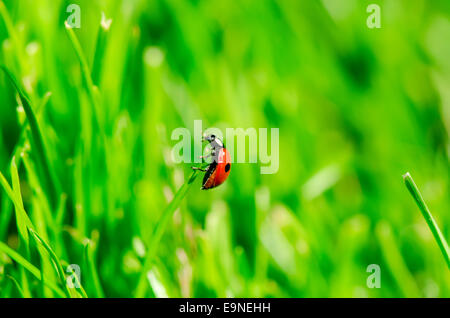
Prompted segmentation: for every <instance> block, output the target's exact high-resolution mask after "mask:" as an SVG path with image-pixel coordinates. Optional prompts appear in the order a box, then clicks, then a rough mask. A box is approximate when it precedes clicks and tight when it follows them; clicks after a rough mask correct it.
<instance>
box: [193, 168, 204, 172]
mask: <svg viewBox="0 0 450 318" xmlns="http://www.w3.org/2000/svg"><path fill="white" fill-rule="evenodd" d="M191 168H192V170H200V171H203V172H206V171H207V170H208V169H206V168H199V167H191Z"/></svg>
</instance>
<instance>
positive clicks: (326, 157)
mask: <svg viewBox="0 0 450 318" xmlns="http://www.w3.org/2000/svg"><path fill="white" fill-rule="evenodd" d="M67 5H68V3H67V2H66V1H61V0H55V1H44V0H38V1H11V0H8V1H1V0H0V65H2V71H0V101H1V102H0V185H1V188H2V190H1V191H0V297H158V296H163V297H165V296H168V297H217V296H222V297H248V296H252V297H316V296H317V297H354V296H358V297H410V296H413V297H416V296H417V297H423V296H426V297H430V296H431V297H433V296H437V297H448V296H449V295H450V271H448V269H447V267H446V266H445V263H444V262H442V255H441V254H444V255H447V256H446V260H447V261H448V247H446V246H445V239H443V238H444V237H448V236H449V233H450V232H449V231H450V215H448V213H446V212H447V211H449V209H450V197H449V196H448V193H450V182H449V178H448V176H449V172H450V170H449V165H448V163H449V157H448V151H447V150H448V131H449V129H450V128H449V122H448V118H447V114H448V111H447V108H448V105H447V104H446V101H447V98H446V96H447V95H448V82H449V79H450V71H449V70H450V68H449V64H448V58H447V55H446V54H444V53H445V52H448V48H449V44H448V43H447V42H446V41H442V39H445V38H448V35H449V34H448V32H447V29H448V21H449V14H448V12H450V7H449V2H448V1H433V2H430V1H425V0H419V1H415V2H413V3H412V2H410V1H406V0H402V1H399V2H398V4H396V6H395V12H394V11H391V10H394V9H393V8H390V9H389V8H388V4H387V3H386V4H384V5H385V6H386V7H383V10H382V12H384V13H382V14H383V21H384V22H383V27H382V28H381V29H378V30H371V29H368V28H367V27H366V25H365V20H366V18H367V17H366V10H365V9H366V8H365V5H366V4H365V3H364V2H354V1H353V2H352V1H348V2H343V3H342V5H340V6H339V7H336V6H333V5H331V4H330V1H315V2H314V1H313V2H312V1H277V2H273V1H244V2H239V1H238V2H235V1H227V2H220V3H219V2H211V1H174V0H156V1H113V0H111V1H87V0H82V1H79V5H80V7H81V18H82V23H81V25H82V26H81V28H80V29H75V28H70V27H68V26H67V25H66V24H65V23H64V21H65V20H66V19H67V15H68V14H67V12H66V7H67ZM388 12H390V13H392V14H388ZM416 12H421V14H420V15H417V14H415V13H416ZM384 14H386V15H385V16H384ZM386 48H389V50H387V49H386ZM442 52H444V53H442ZM197 119H201V120H203V123H204V125H203V126H204V127H203V128H204V129H206V128H208V127H207V126H206V123H211V126H215V127H219V128H221V129H223V130H224V128H226V127H230V128H238V127H243V128H249V127H254V128H264V127H267V128H279V131H280V144H279V149H280V164H279V167H280V168H279V171H278V172H277V173H276V174H273V175H261V174H260V168H261V167H260V166H261V165H265V164H264V163H261V162H258V163H257V164H237V163H233V167H232V172H231V174H230V177H229V178H228V180H227V181H226V182H225V183H224V184H223V185H221V186H220V187H218V188H217V189H214V190H212V191H201V190H200V180H199V179H201V178H198V176H199V175H198V174H196V172H194V173H192V172H191V171H190V167H189V165H188V164H185V163H176V162H174V160H173V157H172V156H171V150H172V149H173V146H174V145H175V143H176V142H177V141H175V140H172V138H171V135H172V132H173V131H174V129H176V128H179V127H187V128H188V129H189V130H190V131H191V132H192V131H193V122H194V120H197ZM191 142H193V143H195V142H198V141H197V140H194V138H193V137H192V138H191ZM225 142H227V140H225ZM227 144H230V143H227ZM243 148H245V150H246V152H247V154H248V153H250V151H251V149H250V147H248V146H246V147H243ZM257 150H258V149H257ZM193 155H194V154H193V151H191V157H193ZM249 156H250V155H247V157H249ZM411 166H414V167H415V169H416V170H415V171H414V175H415V177H416V176H417V177H416V178H419V179H421V180H424V181H423V186H422V187H421V191H422V193H423V195H424V197H425V198H427V204H429V206H430V207H433V209H432V210H433V217H435V218H436V220H438V221H439V228H438V227H437V223H436V222H434V221H433V217H431V214H430V213H429V210H428V208H427V206H426V205H425V203H424V202H423V199H422V198H421V195H420V193H419V192H418V190H417V189H416V188H415V187H414V183H413V182H409V181H407V186H408V189H409V190H410V191H412V193H413V196H414V199H415V200H416V203H417V204H418V205H419V208H420V209H421V211H422V213H423V215H424V216H425V219H426V220H427V224H428V225H429V228H428V227H427V224H425V223H424V222H423V219H422V216H421V215H419V214H418V213H411V211H412V210H413V209H414V208H415V205H414V204H416V203H414V202H413V201H412V200H411V198H410V196H409V194H408V193H406V191H405V189H404V185H403V184H402V182H401V181H399V180H398V176H399V175H401V173H403V172H404V169H405V167H411ZM408 184H409V185H408ZM416 190H417V191H416ZM429 229H431V233H430V230H429ZM433 237H434V238H435V240H436V241H437V242H438V245H439V247H440V250H438V249H437V248H433V246H434V244H435V242H434V240H433ZM446 251H447V252H446ZM71 264H72V265H78V266H79V268H80V269H81V276H80V278H79V282H77V283H79V284H75V285H77V286H80V288H69V286H68V285H67V279H74V280H75V281H76V280H78V276H76V275H74V272H73V270H74V269H73V268H72V267H70V266H69V265H71ZM369 264H378V265H380V268H381V271H382V282H381V286H382V287H381V288H379V289H371V288H368V287H367V286H366V279H367V275H368V273H367V272H366V268H367V266H368V265H369Z"/></svg>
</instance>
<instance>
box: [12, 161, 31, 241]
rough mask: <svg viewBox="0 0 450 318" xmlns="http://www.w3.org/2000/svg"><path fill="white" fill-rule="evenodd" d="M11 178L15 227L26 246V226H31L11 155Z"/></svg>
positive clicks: (15, 164)
mask: <svg viewBox="0 0 450 318" xmlns="http://www.w3.org/2000/svg"><path fill="white" fill-rule="evenodd" d="M11 179H12V190H13V194H14V196H15V202H16V205H17V206H16V221H17V229H18V231H19V235H20V236H21V238H22V239H23V241H24V243H25V246H26V247H27V248H28V245H29V243H30V242H29V237H28V231H27V227H31V226H32V225H31V221H30V219H29V218H28V215H27V214H26V213H25V209H24V207H23V202H22V193H21V191H20V181H19V173H18V171H17V163H16V158H15V157H13V159H12V160H11Z"/></svg>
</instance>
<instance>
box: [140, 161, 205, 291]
mask: <svg viewBox="0 0 450 318" xmlns="http://www.w3.org/2000/svg"><path fill="white" fill-rule="evenodd" d="M197 172H198V170H194V171H193V172H192V174H191V176H190V177H189V179H188V180H187V181H186V182H185V183H184V184H183V185H182V186H181V188H180V189H179V190H178V192H177V193H176V194H175V196H174V198H173V200H172V201H171V202H170V204H169V205H168V206H167V208H166V209H165V210H164V212H163V213H162V216H161V218H160V220H159V222H158V224H157V225H156V228H155V230H154V232H153V235H152V236H151V238H150V242H149V244H148V252H147V255H146V256H145V261H144V265H143V267H142V271H141V273H140V276H139V280H138V285H137V288H136V291H135V297H138V298H142V297H144V296H145V292H146V289H147V286H148V282H147V272H148V271H149V270H150V268H151V265H152V262H153V259H154V257H155V255H156V252H157V247H158V244H159V242H160V240H161V237H162V235H163V234H164V231H165V230H166V227H167V224H168V222H169V220H170V217H171V216H172V215H173V213H174V212H175V210H176V209H177V208H178V207H179V205H180V203H181V200H182V199H183V198H184V196H185V195H186V193H187V192H188V190H189V189H190V187H191V186H192V184H193V182H194V181H195V178H196V177H197Z"/></svg>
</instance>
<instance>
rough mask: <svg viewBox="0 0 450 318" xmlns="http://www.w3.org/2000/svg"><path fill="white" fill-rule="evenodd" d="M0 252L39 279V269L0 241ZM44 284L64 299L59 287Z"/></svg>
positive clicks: (48, 283)
mask: <svg viewBox="0 0 450 318" xmlns="http://www.w3.org/2000/svg"><path fill="white" fill-rule="evenodd" d="M0 251H2V252H4V253H5V254H6V255H8V256H9V257H11V258H12V259H13V260H14V261H16V262H17V263H18V264H20V265H21V266H22V267H23V268H25V269H26V270H27V271H28V272H30V273H31V274H32V275H33V276H34V277H36V278H37V279H38V280H42V279H41V272H40V271H39V269H37V268H36V266H34V265H33V264H31V263H30V262H28V261H27V260H26V259H25V258H24V257H23V256H22V255H20V254H19V253H17V252H16V251H15V250H13V249H12V248H10V247H9V246H8V245H6V244H5V243H3V242H1V241H0ZM45 284H46V285H47V286H48V287H49V288H50V289H52V290H53V291H54V292H55V293H56V294H58V295H59V296H60V297H65V294H64V292H63V291H61V289H59V287H57V286H56V285H54V284H52V283H51V282H47V281H45Z"/></svg>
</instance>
